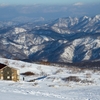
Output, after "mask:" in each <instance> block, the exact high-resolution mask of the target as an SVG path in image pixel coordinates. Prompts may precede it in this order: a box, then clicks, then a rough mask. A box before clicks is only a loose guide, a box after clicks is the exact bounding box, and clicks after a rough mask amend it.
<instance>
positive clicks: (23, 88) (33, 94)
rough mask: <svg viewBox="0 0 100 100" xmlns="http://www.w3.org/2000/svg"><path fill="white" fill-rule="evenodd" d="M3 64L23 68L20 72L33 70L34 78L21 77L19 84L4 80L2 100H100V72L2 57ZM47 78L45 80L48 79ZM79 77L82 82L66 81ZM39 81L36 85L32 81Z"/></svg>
mask: <svg viewBox="0 0 100 100" xmlns="http://www.w3.org/2000/svg"><path fill="white" fill-rule="evenodd" d="M0 63H5V64H7V65H9V66H11V67H14V68H18V69H20V73H23V72H27V71H31V72H34V73H36V74H35V75H33V76H24V77H25V81H23V80H22V77H23V75H21V76H20V81H19V82H12V81H3V80H0V96H1V97H0V100H6V99H8V100H13V99H14V100H33V99H34V100H40V99H41V100H99V99H100V71H93V70H81V69H79V68H68V67H67V68H61V67H54V66H47V65H39V64H31V63H25V62H22V61H17V60H16V61H15V60H10V59H4V58H0ZM44 76H45V77H44ZM69 76H77V77H78V78H80V79H81V80H80V81H68V80H67V81H64V79H65V78H66V77H69ZM33 79H36V80H35V81H33V82H27V81H29V80H33Z"/></svg>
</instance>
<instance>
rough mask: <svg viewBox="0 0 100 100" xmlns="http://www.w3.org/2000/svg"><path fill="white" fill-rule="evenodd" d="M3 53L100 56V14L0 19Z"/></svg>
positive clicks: (73, 58) (68, 58) (71, 58)
mask: <svg viewBox="0 0 100 100" xmlns="http://www.w3.org/2000/svg"><path fill="white" fill-rule="evenodd" d="M0 57H5V58H10V59H20V60H25V61H49V62H82V61H93V60H100V15H96V16H94V17H88V16H83V17H81V18H77V17H74V18H72V17H66V18H59V19H56V20H53V21H50V22H42V23H41V22H34V23H32V22H31V23H23V24H21V23H17V22H14V21H11V22H0Z"/></svg>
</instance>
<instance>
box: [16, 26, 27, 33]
mask: <svg viewBox="0 0 100 100" xmlns="http://www.w3.org/2000/svg"><path fill="white" fill-rule="evenodd" d="M22 32H26V30H25V29H24V28H19V27H16V28H15V33H16V34H18V33H22Z"/></svg>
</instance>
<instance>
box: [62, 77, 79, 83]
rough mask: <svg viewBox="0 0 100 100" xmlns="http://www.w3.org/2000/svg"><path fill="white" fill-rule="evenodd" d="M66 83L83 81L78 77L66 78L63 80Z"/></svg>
mask: <svg viewBox="0 0 100 100" xmlns="http://www.w3.org/2000/svg"><path fill="white" fill-rule="evenodd" d="M63 80H64V81H73V82H79V81H81V79H80V78H79V77H77V76H69V77H66V78H63Z"/></svg>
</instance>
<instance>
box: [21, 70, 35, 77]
mask: <svg viewBox="0 0 100 100" xmlns="http://www.w3.org/2000/svg"><path fill="white" fill-rule="evenodd" d="M21 75H25V76H31V75H35V73H33V72H30V71H28V72H25V73H21Z"/></svg>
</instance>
